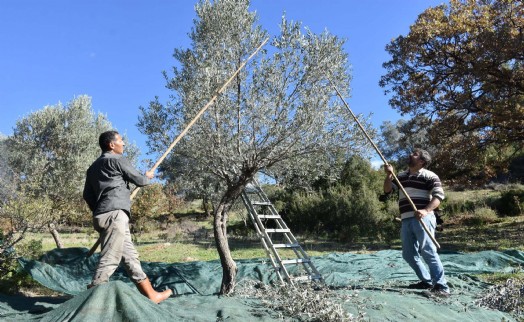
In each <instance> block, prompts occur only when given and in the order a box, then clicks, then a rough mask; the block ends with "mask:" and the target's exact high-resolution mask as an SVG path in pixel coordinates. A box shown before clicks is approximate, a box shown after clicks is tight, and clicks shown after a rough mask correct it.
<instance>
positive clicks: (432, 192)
mask: <svg viewBox="0 0 524 322" xmlns="http://www.w3.org/2000/svg"><path fill="white" fill-rule="evenodd" d="M397 178H398V180H399V181H400V183H401V184H402V186H403V187H404V189H405V190H406V192H407V193H408V195H409V196H410V197H411V200H412V201H413V203H414V204H415V206H417V209H423V208H424V207H426V206H427V205H428V204H429V202H430V201H431V199H433V198H438V199H440V201H442V200H444V190H443V189H442V183H441V182H440V179H439V177H438V176H437V175H436V174H435V173H433V172H431V171H429V170H426V169H424V168H422V169H420V170H419V171H418V172H417V173H415V174H410V173H409V170H406V171H403V172H401V173H399V174H398V175H397ZM393 187H394V188H395V189H398V186H397V185H396V184H395V182H393ZM398 206H399V209H400V216H401V218H402V219H404V218H410V217H413V216H414V213H415V212H414V211H413V207H412V206H411V204H410V203H409V201H408V199H407V198H406V196H405V195H404V193H402V190H400V191H399V201H398Z"/></svg>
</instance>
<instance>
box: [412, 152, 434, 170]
mask: <svg viewBox="0 0 524 322" xmlns="http://www.w3.org/2000/svg"><path fill="white" fill-rule="evenodd" d="M414 152H418V154H419V156H420V158H421V159H422V160H424V166H425V167H427V166H429V165H430V164H431V154H429V152H428V151H426V150H423V149H415V151H414Z"/></svg>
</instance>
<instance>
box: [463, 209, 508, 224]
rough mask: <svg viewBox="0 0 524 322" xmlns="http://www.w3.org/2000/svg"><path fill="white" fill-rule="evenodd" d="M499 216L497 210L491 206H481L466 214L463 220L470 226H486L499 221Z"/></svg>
mask: <svg viewBox="0 0 524 322" xmlns="http://www.w3.org/2000/svg"><path fill="white" fill-rule="evenodd" d="M498 220H499V218H498V217H497V213H496V212H495V210H493V209H491V208H489V207H479V208H477V209H475V211H473V213H472V214H470V215H466V216H465V217H464V218H463V219H462V222H463V223H464V224H466V225H469V226H484V225H487V224H492V223H494V222H497V221H498Z"/></svg>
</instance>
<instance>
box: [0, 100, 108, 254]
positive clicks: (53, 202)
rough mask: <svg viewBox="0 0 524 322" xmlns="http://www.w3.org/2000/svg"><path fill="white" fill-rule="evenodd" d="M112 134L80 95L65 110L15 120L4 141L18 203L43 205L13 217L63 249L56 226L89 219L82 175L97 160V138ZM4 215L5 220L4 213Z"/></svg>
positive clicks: (51, 108) (46, 109)
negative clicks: (39, 230) (41, 231)
mask: <svg viewBox="0 0 524 322" xmlns="http://www.w3.org/2000/svg"><path fill="white" fill-rule="evenodd" d="M109 129H111V124H110V123H109V122H108V120H107V119H106V117H105V116H103V115H101V114H95V113H94V112H93V110H92V107H91V98H90V97H88V96H79V97H76V98H74V99H73V100H72V101H70V102H69V103H67V104H66V105H65V106H64V105H62V104H60V103H59V104H57V105H54V106H46V107H44V108H43V109H41V110H38V111H36V112H33V113H31V114H29V115H27V116H25V117H23V118H21V119H20V120H18V121H17V123H16V126H15V127H14V131H13V134H12V135H11V136H9V137H8V138H7V139H6V141H5V147H6V148H7V163H8V165H9V170H10V171H12V175H13V176H14V177H15V179H16V180H15V182H17V186H16V187H15V189H14V190H15V194H16V195H17V197H16V198H12V199H11V200H10V204H11V208H8V207H4V208H5V209H13V210H16V209H18V208H17V207H16V203H17V199H18V200H22V199H24V200H25V199H27V198H29V199H32V200H42V201H43V200H45V202H42V203H41V204H42V205H46V207H40V208H38V207H37V208H35V209H33V210H31V211H35V212H38V213H31V211H26V210H24V211H22V210H17V211H14V212H13V213H11V214H12V215H13V216H17V218H19V221H20V222H24V223H26V224H27V225H29V227H33V228H40V227H41V226H43V225H47V226H48V227H49V228H50V231H51V233H52V234H53V237H54V238H55V242H56V243H57V247H59V248H60V247H62V245H61V242H60V238H59V235H58V233H57V231H56V229H55V224H56V223H57V222H59V221H66V220H67V219H68V218H73V217H75V216H82V215H85V214H87V210H86V207H85V204H84V201H83V199H82V189H83V186H84V180H85V171H86V170H87V168H88V167H89V165H90V164H91V162H93V161H94V160H95V159H96V158H97V157H98V156H99V155H100V148H99V146H98V135H99V134H100V133H102V132H103V131H106V130H109ZM4 214H5V215H9V214H7V213H6V212H5V211H4Z"/></svg>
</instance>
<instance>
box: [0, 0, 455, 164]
mask: <svg viewBox="0 0 524 322" xmlns="http://www.w3.org/2000/svg"><path fill="white" fill-rule="evenodd" d="M443 2H445V1H444V0H439V1H434V0H365V1H364V0H322V1H321V0H315V1H312V0H280V1H278V0H253V1H252V2H251V9H252V10H255V11H257V13H258V15H259V21H260V23H261V24H262V26H263V27H264V28H265V29H267V30H268V31H269V32H270V34H271V35H276V34H277V31H278V24H279V22H280V19H281V16H282V13H283V12H284V11H285V12H286V15H287V17H288V18H289V19H292V20H294V21H301V22H302V23H303V25H304V26H308V27H309V28H310V29H311V30H312V31H313V32H316V33H319V32H322V31H323V30H325V29H327V30H328V31H330V32H331V33H333V34H335V35H337V36H339V37H341V38H345V39H347V43H346V45H345V50H346V51H347V52H348V54H349V60H350V64H351V66H352V77H353V81H352V83H351V88H352V89H351V90H352V94H351V97H348V98H346V101H347V102H348V103H349V105H350V106H351V108H352V110H353V111H354V112H355V113H357V114H358V113H363V114H365V115H367V114H369V113H373V115H372V117H371V120H372V122H373V124H374V126H375V127H376V128H378V127H379V126H380V125H381V124H382V122H384V121H386V120H390V121H395V120H397V119H399V118H400V115H398V114H397V113H396V112H395V111H394V110H392V109H391V108H390V107H389V106H388V102H387V101H388V97H387V96H385V95H384V92H383V89H382V88H380V87H379V86H378V82H379V79H380V76H382V75H383V74H384V73H385V72H384V70H383V69H382V63H384V62H385V61H387V60H388V59H389V56H388V54H387V53H386V51H385V49H384V48H385V46H386V44H387V43H389V42H390V41H391V40H392V39H393V38H395V37H397V36H398V35H406V34H407V33H408V32H409V26H410V25H411V24H413V23H414V22H415V19H416V17H417V16H418V14H420V13H421V12H423V11H424V10H425V9H427V8H428V7H430V6H436V5H439V4H441V3H443ZM195 3H196V1H190V0H170V1H168V0H148V1H146V0H142V1H137V0H126V1H123V0H111V1H110V0H89V1H88V0H75V1H71V0H48V1H42V0H0V44H2V45H1V48H2V50H0V133H2V134H4V135H10V134H12V133H13V127H14V126H15V123H16V120H17V119H19V118H21V117H23V116H26V115H28V114H29V113H31V112H32V111H36V110H39V109H41V108H43V107H44V106H46V105H55V104H57V103H58V102H62V103H64V104H65V103H67V102H68V101H70V100H72V99H73V98H74V97H75V96H78V95H84V94H86V95H88V96H91V97H92V100H93V108H94V110H95V111H97V112H101V113H103V114H106V115H107V117H108V119H109V120H110V121H111V122H112V124H113V125H114V126H115V128H116V129H118V130H119V131H120V132H122V133H126V134H127V136H128V138H129V140H130V141H134V142H135V143H136V144H137V145H138V146H139V148H141V151H142V153H143V154H145V153H146V152H147V150H146V146H145V141H146V137H145V136H144V135H142V134H141V133H140V132H139V131H138V129H137V127H136V123H137V121H138V115H139V109H138V108H139V106H147V105H148V102H149V101H150V100H152V99H153V98H154V97H155V96H159V97H160V101H161V102H165V101H166V100H167V99H168V96H169V91H167V90H166V89H165V81H164V79H163V76H162V74H161V73H162V71H163V70H167V71H169V70H170V69H171V67H172V66H173V65H174V64H175V61H174V59H173V58H172V53H173V49H174V48H187V47H188V46H189V38H188V33H189V32H190V30H191V28H192V26H193V19H194V18H195V12H194V5H195ZM255 59H256V58H255ZM143 156H145V155H143Z"/></svg>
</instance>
